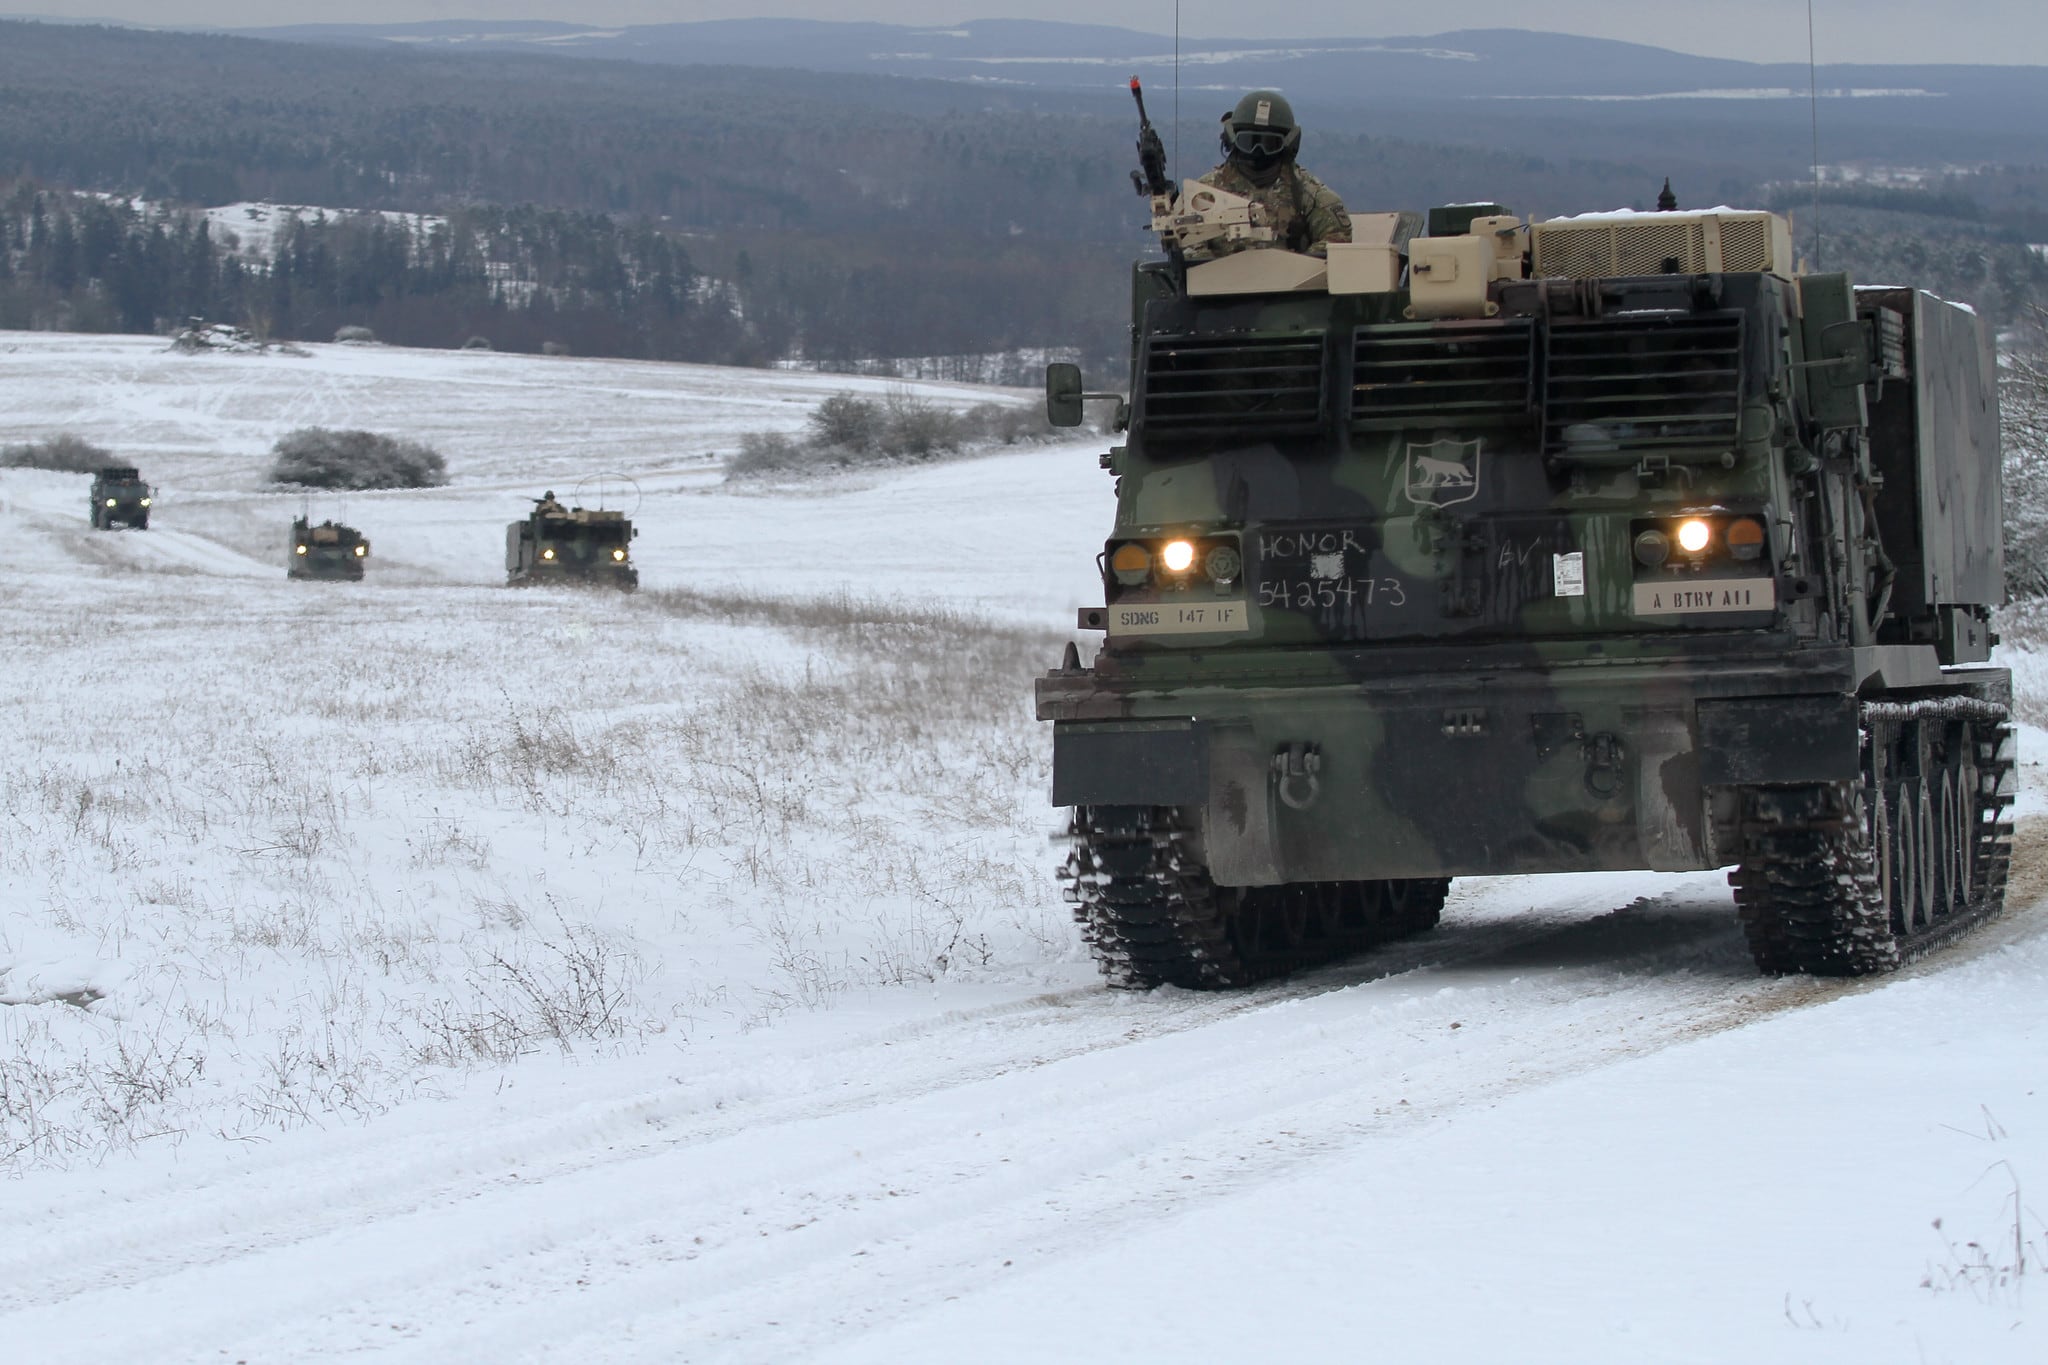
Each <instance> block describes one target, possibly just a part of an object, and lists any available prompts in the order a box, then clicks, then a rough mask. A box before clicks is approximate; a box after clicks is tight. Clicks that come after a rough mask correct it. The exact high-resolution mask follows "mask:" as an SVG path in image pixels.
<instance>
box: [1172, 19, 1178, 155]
mask: <svg viewBox="0 0 2048 1365" xmlns="http://www.w3.org/2000/svg"><path fill="white" fill-rule="evenodd" d="M1173 168H1174V169H1175V170H1179V169H1180V0H1173Z"/></svg>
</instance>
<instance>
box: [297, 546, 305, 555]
mask: <svg viewBox="0 0 2048 1365" xmlns="http://www.w3.org/2000/svg"><path fill="white" fill-rule="evenodd" d="M297 553H299V554H304V553H306V547H305V546H303V545H301V546H299V547H298V550H297Z"/></svg>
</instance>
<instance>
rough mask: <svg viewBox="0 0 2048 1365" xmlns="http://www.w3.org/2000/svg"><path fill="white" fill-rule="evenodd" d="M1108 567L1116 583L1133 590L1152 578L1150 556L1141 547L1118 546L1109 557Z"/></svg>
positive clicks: (1132, 545)
mask: <svg viewBox="0 0 2048 1365" xmlns="http://www.w3.org/2000/svg"><path fill="white" fill-rule="evenodd" d="M1109 567H1110V570H1111V572H1113V573H1115V574H1116V581H1117V582H1119V583H1121V584H1123V585H1124V586H1125V587H1127V588H1135V587H1137V586H1138V585H1139V584H1140V583H1143V582H1144V581H1145V580H1146V579H1147V578H1149V577H1151V576H1152V554H1151V552H1150V551H1149V550H1147V549H1146V548H1145V547H1144V546H1142V545H1137V544H1126V545H1119V546H1117V547H1116V553H1115V554H1113V555H1111V556H1110V557H1109Z"/></svg>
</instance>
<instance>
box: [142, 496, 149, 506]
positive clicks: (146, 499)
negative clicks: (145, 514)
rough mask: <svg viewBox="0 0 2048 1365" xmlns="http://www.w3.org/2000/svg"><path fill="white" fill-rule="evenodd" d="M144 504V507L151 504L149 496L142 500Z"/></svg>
mask: <svg viewBox="0 0 2048 1365" xmlns="http://www.w3.org/2000/svg"><path fill="white" fill-rule="evenodd" d="M142 505H143V506H144V507H147V506H149V499H148V498H144V499H143V500H142Z"/></svg>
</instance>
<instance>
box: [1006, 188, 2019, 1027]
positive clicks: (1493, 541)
mask: <svg viewBox="0 0 2048 1365" xmlns="http://www.w3.org/2000/svg"><path fill="white" fill-rule="evenodd" d="M1187 189H1188V192H1187V193H1180V192H1178V190H1177V189H1176V188H1171V187H1170V188H1169V189H1167V190H1164V191H1161V192H1160V193H1158V194H1157V195H1156V197H1155V201H1154V210H1155V218H1154V225H1155V227H1156V228H1157V229H1158V230H1159V231H1160V233H1161V237H1162V240H1163V242H1164V243H1165V245H1166V247H1167V258H1166V259H1165V260H1163V261H1155V262H1150V263H1143V264H1140V265H1139V266H1137V268H1136V271H1135V274H1134V276H1133V279H1132V304H1133V313H1132V322H1133V337H1134V347H1133V352H1132V357H1131V376H1132V381H1131V383H1132V389H1131V392H1130V393H1129V395H1128V396H1124V395H1119V394H1086V393H1083V392H1082V383H1081V378H1080V375H1079V373H1078V371H1076V370H1075V369H1074V368H1073V367H1071V366H1055V367H1052V369H1051V370H1050V372H1049V374H1048V409H1049V415H1050V416H1051V417H1052V418H1053V420H1054V421H1055V422H1056V423H1059V424H1074V423H1077V422H1078V421H1079V420H1080V416H1081V408H1082V402H1083V401H1084V400H1085V399H1090V398H1105V399H1116V400H1118V404H1117V416H1116V420H1115V422H1114V424H1113V425H1114V428H1115V429H1116V430H1118V431H1120V432H1122V433H1123V440H1122V443H1121V444H1118V445H1116V446H1114V448H1112V449H1111V450H1110V451H1109V453H1108V454H1106V455H1105V456H1104V457H1103V465H1104V467H1105V468H1106V469H1108V470H1109V471H1110V472H1111V473H1112V474H1114V476H1115V478H1116V489H1117V493H1116V503H1117V505H1116V519H1115V524H1114V527H1113V529H1112V530H1111V532H1110V535H1109V538H1108V541H1107V543H1106V544H1105V546H1104V549H1103V554H1102V558H1101V560H1100V561H1099V562H1100V565H1101V569H1102V575H1103V588H1104V592H1105V601H1104V603H1103V605H1102V606H1100V607H1090V608H1086V609H1084V610H1082V612H1081V613H1080V621H1079V625H1080V627H1081V628H1082V629H1083V630H1085V631H1101V632H1103V633H1104V635H1105V638H1104V640H1103V642H1102V645H1101V648H1100V649H1099V651H1098V652H1096V653H1095V655H1094V657H1093V659H1092V661H1090V662H1087V663H1084V662H1083V661H1082V659H1081V657H1080V654H1079V651H1078V650H1077V649H1075V648H1074V647H1073V646H1069V648H1068V651H1067V656H1066V658H1065V660H1064V662H1063V663H1062V665H1061V666H1060V667H1059V668H1057V669H1055V670H1053V671H1052V672H1051V673H1049V674H1048V675H1047V676H1045V677H1044V678H1042V679H1041V680H1040V681H1039V683H1038V686H1037V704H1038V715H1039V718H1040V719H1041V720H1047V721H1050V722H1052V725H1053V757H1054V762H1053V800H1054V803H1055V804H1057V805H1062V806H1070V807H1072V808H1073V813H1072V824H1071V835H1072V847H1071V853H1070V855H1069V858H1068V860H1067V863H1066V866H1065V871H1064V878H1065V881H1066V884H1067V892H1068V897H1069V899H1070V900H1071V901H1072V902H1073V903H1074V905H1075V910H1076V916H1077V918H1078V919H1079V921H1080V923H1081V925H1082V926H1083V933H1084V936H1085V937H1086V938H1087V940H1088V942H1089V944H1090V945H1091V948H1092V950H1093V952H1094V954H1095V956H1096V957H1097V959H1098V961H1099V963H1100V965H1101V967H1102V969H1103V971H1104V973H1105V974H1106V975H1107V976H1108V978H1109V980H1110V982H1111V983H1112V984H1114V985H1120V986H1129V987H1148V986H1153V985H1157V984H1162V983H1171V984H1176V985H1181V986H1188V987H1198V988H1221V987H1232V986H1240V985H1243V984H1245V983H1247V982H1251V981H1254V980H1257V979H1259V978H1261V977H1265V976H1270V975H1274V974H1277V973H1282V972H1286V971H1288V970H1290V969H1294V968H1297V967H1301V966H1304V965H1308V964H1312V963H1315V962H1318V961H1322V960H1326V959H1329V958H1331V957H1334V956H1338V955H1341V954H1346V953H1349V952H1352V951H1354V950H1357V949H1360V948H1363V947H1367V946H1370V945H1371V944H1374V943H1376V942H1379V941H1382V940H1385V939H1388V938H1391V937H1394V936H1397V935H1402V934H1408V933H1413V932H1417V931H1420V930H1424V929H1427V928H1429V927H1430V926H1432V925H1433V924H1434V923H1435V922H1436V919H1437V917H1438V915H1439V912H1440V910H1441V908H1442V905H1443V903H1444V898H1445V894H1446V891H1447V888H1448V887H1449V885H1450V879H1452V878H1455V877H1461V876H1470V875H1491V874H1501V873H1540V872H1579V871H1593V870H1601V869H1643V870H1660V871H1684V870H1699V869H1712V868H1723V867H1731V866H1732V869H1733V870H1732V871H1731V872H1730V873H1729V879H1730V881H1731V883H1732V884H1733V888H1734V901H1735V905H1736V907H1737V910H1738V913H1739V916H1740V919H1741V923H1742V926H1743V929H1744V931H1745V933H1746V935H1747V939H1748V943H1749V947H1750V949H1751V952H1752V954H1753V956H1754V958H1755V961H1756V964H1757V966H1758V967H1759V968H1760V969H1761V970H1763V971H1764V972H1767V973H1788V972H1811V973H1817V974H1823V975H1850V974H1861V973H1869V972H1877V971H1883V970H1886V969H1888V968H1892V967H1895V966H1897V965H1899V964H1900V963H1901V962H1903V961H1905V960H1906V959H1908V958H1909V957H1912V956H1914V955H1916V954H1918V953H1920V952H1922V951H1924V950H1926V949H1927V948H1929V947H1931V946H1933V945H1936V944H1938V943H1940V942H1942V941H1944V940H1946V939H1948V938H1950V937H1952V936H1954V935H1955V934H1957V933H1959V932H1961V931H1962V930H1964V929H1965V928H1967V927H1968V926H1970V925H1972V924H1974V923H1976V922H1978V921H1981V920H1982V919H1984V918H1986V917H1988V916H1989V915H1991V914H1993V913H1995V912H1996V911H1997V909H1998V908H1999V907H2000V905H2001V904H2002V901H2003V897H2004V891H2005V880H2006V875H2007V865H2008V861H2009V857H2010V840H2011V832H2012V831H2011V826H2010V824H2009V823H2008V809H2007V808H2008V806H2009V803H2010V801H2011V796H2010V792H2011V787H2012V772H2013V763H2014V755H2013V740H2012V725H2011V720H2010V701H2011V687H2010V678H2009V675H2008V673H2007V672H2006V671H2005V670H2003V669H2000V668H1995V667H1992V666H1990V664H1989V658H1990V652H1991V647H1992V645H1993V644H1994V643H1995V640H1994V637H1993V635H1992V633H1991V630H1990V623H1989V622H1990V611H1991V608H1992V607H1993V606H1995V605H1996V604H1998V603H1999V602H2000V601H2001V600H2002V597H2003V569H2002V563H2001V558H2000V525H2001V518H2002V508H2001V483H2000V462H1999V433H1998V426H1997V407H1996V403H1995V399H1994V393H1993V387H1992V385H1993V378H1994V370H1993V365H1994V361H1993V355H1992V351H1991V347H1990V343H1989V340H1988V338H1987V335H1986V332H1985V329H1984V327H1983V326H1982V324H1981V323H1980V322H1979V320H1978V319H1977V318H1976V317H1975V316H1974V314H1972V313H1971V312H1970V311H1969V310H1968V309H1966V308H1962V307H1959V306H1956V305H1953V304H1950V303H1946V302H1943V301H1942V300H1940V299H1938V298H1935V297H1933V296H1932V295H1930V294H1928V293H1924V292H1921V291H1919V290H1916V289H1911V288H1903V287H1901V288H1881V289H1859V288H1855V287H1853V286H1852V284H1851V282H1850V280H1849V279H1848V278H1847V277H1845V276H1843V275H1840V274H1808V273H1803V272H1802V271H1801V269H1800V268H1799V267H1798V265H1797V263H1796V262H1795V259H1794V257H1793V253H1792V247H1791V241H1790V233H1789V229H1788V227H1787V224H1786V223H1785V222H1784V220H1782V219H1780V218H1777V217H1775V216H1773V215H1770V214H1767V213H1737V212H1730V211H1725V210H1717V211H1714V212H1709V213H1682V212H1677V211H1671V212H1657V213H1622V214H1610V215H1595V216H1589V217H1581V218H1572V219H1563V220H1556V221H1549V222H1538V223H1533V224H1531V223H1525V222H1522V221H1520V220H1519V219H1517V218H1515V217H1513V216H1511V215H1509V214H1508V213H1507V212H1506V211H1505V210H1503V209H1500V208H1498V207H1496V206H1490V205H1484V206H1464V207H1461V208H1457V209H1447V210H1439V211H1437V212H1433V213H1431V214H1430V215H1429V216H1428V221H1427V231H1426V233H1425V234H1424V235H1421V236H1417V237H1414V238H1413V239H1412V240H1409V241H1408V242H1407V243H1406V244H1405V250H1404V249H1403V247H1402V245H1401V244H1400V243H1399V242H1398V238H1399V235H1400V233H1399V228H1400V224H1401V222H1402V220H1401V219H1400V218H1398V217H1396V216H1394V215H1384V216H1374V215H1363V216H1360V217H1358V218H1357V219H1355V220H1354V222H1355V225H1356V228H1357V234H1356V237H1357V240H1355V241H1354V242H1353V243H1352V244H1349V245H1343V246H1334V245H1333V246H1332V247H1331V248H1330V249H1329V254H1328V257H1327V259H1322V258H1311V257H1307V256H1298V255H1293V254H1291V253H1288V252H1285V251H1279V250H1272V249H1266V250H1236V251H1232V252H1230V253H1229V254H1220V253H1219V252H1218V251H1217V250H1216V244H1218V243H1220V242H1224V241H1228V240H1231V239H1232V238H1233V236H1234V237H1235V238H1236V239H1238V240H1250V241H1257V240H1258V238H1257V233H1258V232H1259V230H1260V224H1259V222H1258V220H1257V214H1256V213H1248V212H1247V210H1246V207H1245V205H1244V204H1243V203H1242V202H1239V203H1235V204H1233V203H1230V202H1227V199H1228V197H1227V196H1219V195H1218V193H1217V192H1215V191H1213V190H1210V189H1209V188H1208V187H1206V186H1196V185H1192V184H1191V185H1189V186H1188V187H1187Z"/></svg>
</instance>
